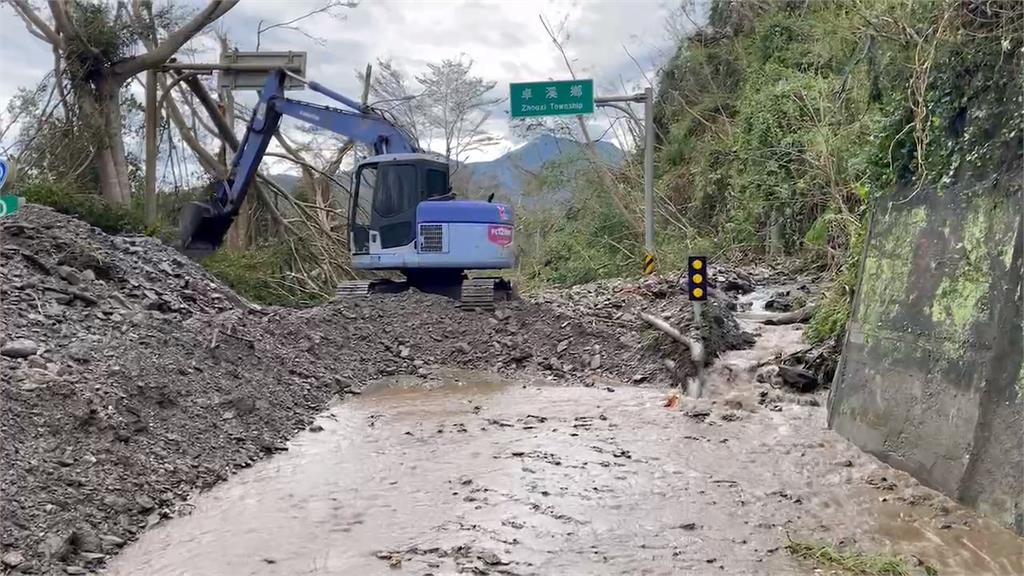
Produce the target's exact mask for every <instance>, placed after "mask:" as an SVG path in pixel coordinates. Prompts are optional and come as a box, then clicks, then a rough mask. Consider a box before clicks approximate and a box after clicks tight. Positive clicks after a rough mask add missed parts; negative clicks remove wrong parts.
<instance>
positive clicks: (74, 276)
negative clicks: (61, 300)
mask: <svg viewBox="0 0 1024 576" xmlns="http://www.w3.org/2000/svg"><path fill="white" fill-rule="evenodd" d="M57 276H60V277H61V278H63V279H64V281H65V282H67V283H68V284H71V285H72V286H77V285H79V284H81V283H82V275H81V274H79V272H78V270H75V269H74V268H72V267H70V266H57Z"/></svg>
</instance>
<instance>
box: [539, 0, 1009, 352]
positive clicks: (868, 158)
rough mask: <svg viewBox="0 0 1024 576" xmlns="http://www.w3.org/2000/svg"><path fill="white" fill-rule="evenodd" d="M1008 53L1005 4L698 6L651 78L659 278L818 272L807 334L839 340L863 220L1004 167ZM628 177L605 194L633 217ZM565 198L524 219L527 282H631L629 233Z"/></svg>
mask: <svg viewBox="0 0 1024 576" xmlns="http://www.w3.org/2000/svg"><path fill="white" fill-rule="evenodd" d="M1022 38H1024V4H1021V3H1019V2H1016V1H1012V0H1011V1H1003V2H999V1H981V0H977V1H975V0H968V1H963V2H961V1H959V0H956V1H954V0H914V1H907V0H834V1H830V0H818V1H816V2H795V1H754V0H750V1H744V2H730V1H728V0H714V1H713V2H712V3H711V4H710V14H709V19H708V22H707V25H706V26H705V27H704V28H703V29H701V30H698V31H697V32H696V33H695V34H693V35H692V36H691V37H690V38H688V39H687V40H686V41H684V42H683V43H681V44H680V45H679V46H678V49H677V51H676V54H675V56H674V57H673V58H672V60H671V62H669V63H668V64H667V66H666V67H665V68H664V70H663V72H662V74H661V77H660V79H659V80H660V83H659V86H658V92H657V105H656V117H655V118H656V124H657V129H658V142H659V149H658V154H657V174H658V180H657V193H658V200H659V208H658V222H657V224H658V233H659V236H658V250H659V257H660V259H661V261H662V268H663V269H666V268H674V267H678V266H679V265H680V264H681V263H682V257H683V256H685V255H686V254H687V253H689V252H694V253H706V254H707V255H708V256H710V257H712V258H714V259H718V260H722V259H750V258H756V259H758V260H765V259H773V260H774V261H776V262H793V261H797V260H799V261H800V262H802V263H803V264H805V265H811V266H816V267H820V268H821V269H824V270H827V271H829V272H831V273H832V274H834V275H835V277H836V279H837V282H836V283H835V285H834V287H833V289H832V291H831V292H830V293H829V294H828V296H827V297H826V299H825V301H824V302H823V303H822V305H821V306H819V310H818V312H817V314H816V317H815V319H814V321H813V324H812V328H811V330H810V335H811V337H812V338H816V339H824V338H827V337H830V336H833V335H836V334H841V333H842V331H843V329H844V328H845V322H846V317H847V314H848V303H849V300H850V296H851V294H852V288H853V286H854V284H855V281H856V273H857V266H856V264H857V260H858V258H859V248H860V245H861V244H860V241H861V239H862V236H863V233H864V230H865V228H866V220H867V218H866V215H867V212H868V211H867V210H866V208H867V207H869V206H870V205H872V203H874V202H878V201H879V199H881V198H885V199H886V201H893V200H892V198H894V197H895V198H896V200H895V201H900V199H904V198H907V197H909V196H911V195H913V194H918V193H920V194H929V193H942V192H943V191H944V190H946V189H948V188H950V184H952V183H953V182H954V181H956V180H958V179H962V178H964V177H972V176H976V175H993V174H996V173H998V172H999V168H1000V166H1002V165H1004V164H1010V163H1012V162H1013V160H1014V158H1015V157H1016V158H1019V157H1020V154H1021V148H1022V147H1021V125H1022V119H1024V113H1022V101H1021V80H1020V71H1021V69H1022V68H1021V65H1022V47H1024V40H1022ZM635 160H637V159H635ZM631 166H632V169H631V170H629V169H627V171H626V172H627V173H626V174H622V175H620V178H619V181H620V183H625V184H626V185H627V186H628V185H630V184H632V185H631V186H629V187H630V190H631V194H630V196H629V199H630V206H629V207H628V208H629V210H632V212H633V214H637V215H638V214H640V210H641V200H642V199H641V196H640V194H641V193H640V187H639V186H637V185H636V182H638V179H639V174H640V173H639V166H640V165H639V162H638V161H634V162H633V163H632V164H631ZM629 172H631V173H629ZM581 184H582V186H580V187H579V189H578V190H577V196H576V202H575V204H574V206H573V208H572V209H570V211H569V213H568V215H567V217H565V218H556V217H554V216H553V215H548V216H547V217H541V216H534V217H533V218H532V219H531V218H527V219H526V223H525V225H524V227H525V228H527V231H530V230H532V231H534V232H535V233H537V234H536V235H537V236H538V237H540V236H541V234H539V233H538V232H537V231H538V230H543V232H544V234H543V237H544V238H546V241H544V242H543V243H539V244H540V245H539V250H538V253H537V254H536V256H537V257H536V258H527V262H526V264H525V267H524V274H525V275H526V276H527V277H528V278H532V279H535V280H542V281H554V282H560V283H571V282H577V281H585V280H590V279H592V278H596V277H606V276H616V275H622V274H636V272H637V271H638V268H639V261H640V260H639V255H641V254H642V253H643V249H642V233H641V230H640V229H639V227H637V226H636V225H635V220H633V221H631V218H630V216H631V215H630V214H629V211H628V210H627V211H626V212H623V211H621V210H616V209H615V208H614V203H613V202H611V201H610V198H609V196H610V192H609V191H608V190H606V189H603V188H602V187H601V186H600V183H599V182H598V181H596V180H595V181H591V182H583V183H581ZM525 240H526V241H527V242H529V241H530V237H529V236H527V237H526V238H525Z"/></svg>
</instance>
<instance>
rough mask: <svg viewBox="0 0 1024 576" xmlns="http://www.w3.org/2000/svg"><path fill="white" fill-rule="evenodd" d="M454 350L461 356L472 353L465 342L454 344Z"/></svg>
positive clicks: (471, 349)
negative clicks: (461, 354) (460, 353)
mask: <svg viewBox="0 0 1024 576" xmlns="http://www.w3.org/2000/svg"><path fill="white" fill-rule="evenodd" d="M455 349H456V350H458V351H459V352H462V353H463V354H469V353H470V352H472V351H473V348H472V347H471V346H470V345H469V344H466V343H465V342H459V343H458V344H456V345H455Z"/></svg>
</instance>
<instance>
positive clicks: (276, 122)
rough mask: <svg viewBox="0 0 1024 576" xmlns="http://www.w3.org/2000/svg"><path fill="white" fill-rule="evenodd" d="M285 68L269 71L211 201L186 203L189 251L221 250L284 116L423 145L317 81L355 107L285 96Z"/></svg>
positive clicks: (382, 141) (368, 137)
mask: <svg viewBox="0 0 1024 576" xmlns="http://www.w3.org/2000/svg"><path fill="white" fill-rule="evenodd" d="M286 74H287V73H286V72H285V71H284V70H275V71H274V72H271V73H270V75H269V76H268V77H267V81H266V83H265V84H264V85H263V90H262V91H261V92H260V98H259V102H257V104H256V108H255V109H254V110H253V114H252V117H251V118H250V120H249V125H248V127H247V128H246V130H245V136H244V137H243V138H242V141H241V143H240V144H239V148H238V151H237V152H236V153H235V156H234V158H233V159H232V162H231V167H230V170H229V172H228V178H227V179H226V180H223V181H219V182H215V183H214V191H213V198H212V199H211V200H210V202H208V203H199V202H193V203H191V204H189V205H188V206H186V207H185V210H184V211H183V213H182V216H181V247H182V250H183V251H184V252H185V253H186V254H188V255H190V256H193V257H197V256H203V255H205V254H209V253H211V252H213V251H215V250H217V248H219V247H220V245H221V244H222V243H223V242H224V237H225V236H226V235H227V232H228V229H230V228H231V224H232V223H233V222H234V220H235V217H236V216H237V215H238V212H239V209H240V208H241V205H242V201H243V200H245V196H246V194H247V193H248V190H249V186H250V185H251V184H252V182H253V180H254V179H255V178H256V172H257V170H258V169H259V166H260V162H262V161H263V156H264V155H265V154H266V152H267V147H268V146H269V145H270V141H271V139H272V138H273V137H274V134H275V133H276V132H277V130H278V128H279V126H280V124H281V119H282V118H283V117H284V116H291V117H293V118H296V119H298V120H301V121H303V122H306V123H308V124H312V125H314V126H319V127H320V128H323V129H325V130H330V131H331V132H334V133H336V134H341V135H342V136H345V137H347V138H349V139H351V140H354V141H356V142H360V143H363V144H368V145H370V146H372V147H373V149H374V153H375V154H386V153H401V152H417V151H419V149H418V146H417V145H416V143H415V140H414V139H413V138H412V137H411V136H409V135H408V134H407V133H406V132H404V131H403V130H402V129H401V128H399V127H398V126H396V125H394V124H393V123H391V122H389V121H388V120H387V119H386V118H384V117H383V116H381V115H380V114H378V113H376V112H374V111H373V110H371V109H370V108H369V107H367V106H364V105H362V104H360V103H358V102H356V101H354V100H352V99H350V98H347V97H345V96H344V95H342V94H339V93H337V92H335V91H333V90H330V89H329V88H326V87H324V86H322V85H321V84H319V83H317V82H313V81H306V84H307V86H308V87H309V88H310V89H311V90H313V91H315V92H318V93H320V94H323V95H324V96H327V97H328V98H330V99H332V100H334V101H335V102H339V103H341V104H343V105H345V106H346V107H348V108H350V110H343V109H340V108H333V107H330V106H322V105H319V104H312V103H310V102H302V101H299V100H292V99H289V98H285V97H284V84H285V80H286Z"/></svg>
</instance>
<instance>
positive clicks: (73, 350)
mask: <svg viewBox="0 0 1024 576" xmlns="http://www.w3.org/2000/svg"><path fill="white" fill-rule="evenodd" d="M65 353H66V354H67V356H68V358H71V359H72V360H74V361H75V362H89V361H91V360H92V352H91V351H90V350H89V345H88V344H86V343H84V342H75V343H74V344H72V345H70V346H68V348H67V350H66V351H65Z"/></svg>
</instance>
